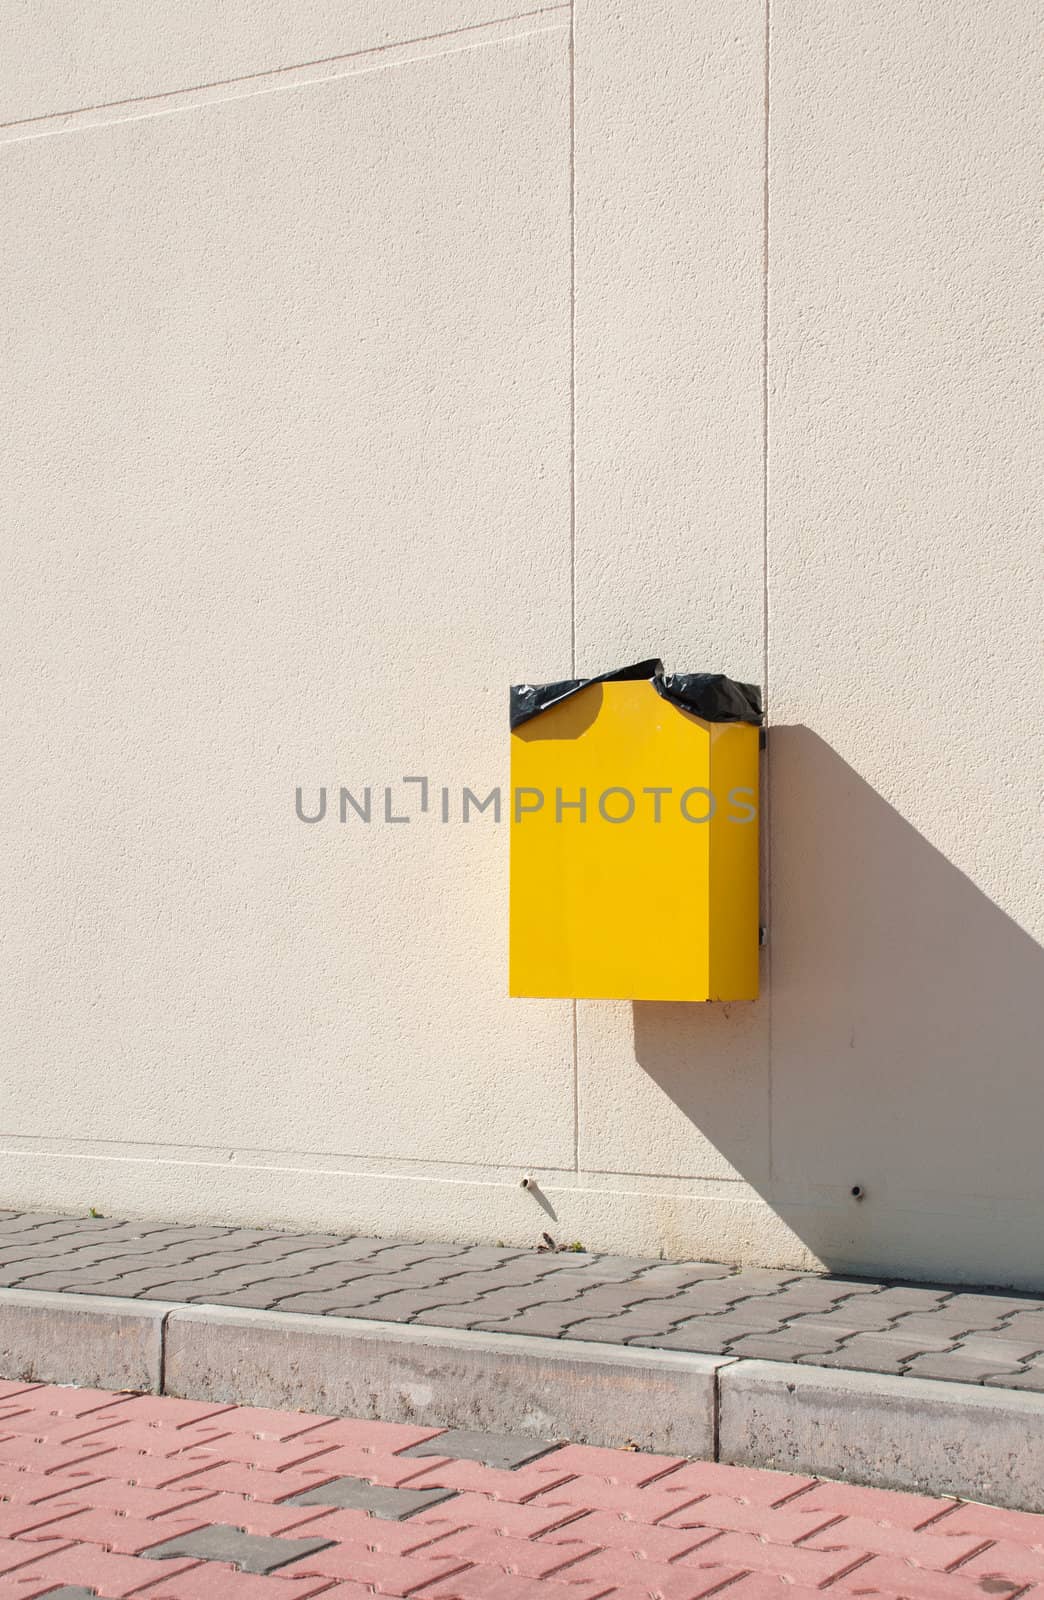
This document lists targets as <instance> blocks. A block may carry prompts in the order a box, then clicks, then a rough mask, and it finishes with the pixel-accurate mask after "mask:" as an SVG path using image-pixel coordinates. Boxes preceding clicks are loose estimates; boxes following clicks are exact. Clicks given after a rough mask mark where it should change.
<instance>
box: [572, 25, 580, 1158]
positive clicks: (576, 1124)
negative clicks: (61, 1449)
mask: <svg viewBox="0 0 1044 1600" xmlns="http://www.w3.org/2000/svg"><path fill="white" fill-rule="evenodd" d="M569 660H570V670H571V674H572V676H573V677H574V678H575V677H576V4H575V0H574V3H573V4H572V5H571V6H570V7H569ZM572 1007H573V1039H572V1046H573V1170H574V1172H579V1171H580V1049H579V1027H578V1017H577V1002H576V1001H575V1000H574V1001H573V1002H572Z"/></svg>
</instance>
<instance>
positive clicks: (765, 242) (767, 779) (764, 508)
mask: <svg viewBox="0 0 1044 1600" xmlns="http://www.w3.org/2000/svg"><path fill="white" fill-rule="evenodd" d="M771 108H772V0H765V39H764V92H763V112H762V116H763V146H762V156H763V178H762V216H761V252H762V304H761V454H762V460H761V561H762V571H761V578H762V618H761V632H762V652H763V654H762V692H763V694H764V697H765V720H766V723H768V721H769V716H768V707H769V625H770V614H769V310H770V305H769V215H770V205H769V194H770V188H769V161H770V155H771V142H770V141H771ZM764 763H765V765H764V774H763V777H764V783H763V785H762V800H761V807H762V819H763V820H762V828H763V834H762V837H763V839H764V846H765V872H764V883H765V909H764V914H763V921H764V923H765V926H766V927H767V928H769V930H770V932H769V937H768V942H767V945H766V948H765V989H766V1003H767V1009H768V1016H767V1021H766V1032H767V1041H766V1048H767V1052H768V1063H767V1079H768V1084H767V1090H768V1092H767V1107H766V1109H767V1116H768V1129H767V1138H766V1144H767V1154H768V1172H769V1178H770V1179H771V1177H772V1173H773V1139H772V1134H773V1128H772V1098H773V1097H772V935H771V924H772V816H771V810H770V805H769V795H770V788H771V773H772V742H771V739H766V741H765V756H764Z"/></svg>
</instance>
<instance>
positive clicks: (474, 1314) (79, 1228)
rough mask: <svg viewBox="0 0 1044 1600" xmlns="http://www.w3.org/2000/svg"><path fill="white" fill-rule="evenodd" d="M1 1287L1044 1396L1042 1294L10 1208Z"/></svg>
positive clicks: (1, 1244) (2, 1236) (1, 1225)
mask: <svg viewBox="0 0 1044 1600" xmlns="http://www.w3.org/2000/svg"><path fill="white" fill-rule="evenodd" d="M0 1288H17V1289H38V1290H50V1291H58V1292H61V1293H65V1294H91V1295H115V1296H118V1297H120V1296H121V1297H126V1298H132V1299H137V1300H171V1301H178V1302H188V1303H192V1304H201V1305H223V1306H245V1307H256V1308H259V1309H264V1310H272V1311H293V1312H304V1313H308V1314H311V1315H315V1316H343V1317H364V1318H371V1319H373V1320H375V1321H380V1322H409V1323H414V1324H426V1325H429V1326H432V1327H440V1328H473V1329H480V1330H482V1331H484V1332H493V1333H496V1332H500V1333H515V1334H540V1335H543V1336H544V1337H551V1338H559V1339H589V1340H594V1341H597V1342H600V1343H604V1344H616V1345H631V1346H645V1347H649V1348H652V1349H659V1350H687V1351H695V1352H700V1353H702V1354H706V1355H728V1356H736V1357H741V1356H742V1357H756V1358H761V1359H766V1360H771V1361H796V1362H805V1363H809V1364H812V1365H815V1366H821V1367H822V1366H828V1367H845V1368H849V1369H853V1370H857V1371H863V1372H886V1373H898V1374H907V1373H909V1374H913V1375H915V1376H917V1377H923V1378H947V1379H951V1380H954V1381H957V1382H961V1383H973V1384H987V1385H995V1386H998V1387H1002V1388H1010V1389H1033V1390H1037V1391H1039V1392H1042V1393H1044V1299H1040V1298H1037V1297H1034V1296H1031V1295H1019V1294H987V1293H979V1292H973V1291H969V1290H967V1289H952V1288H946V1287H942V1286H940V1287H925V1286H921V1285H917V1284H907V1283H897V1282H870V1281H867V1280H864V1279H854V1278H837V1277H823V1276H820V1275H817V1274H815V1273H807V1272H806V1273H801V1272H774V1271H768V1270H766V1269H763V1268H752V1267H747V1268H736V1267H729V1266H721V1265H716V1264H714V1263H708V1262H700V1261H648V1260H631V1259H628V1258H625V1257H622V1256H608V1255H604V1256H600V1255H593V1254H587V1253H579V1252H578V1253H574V1252H571V1251H562V1252H545V1253H541V1252H538V1251H535V1250H521V1249H499V1248H496V1249H495V1248H491V1247H489V1246H486V1245H463V1244H457V1245H455V1244H424V1243H418V1242H415V1241H412V1240H399V1239H363V1238H342V1237H339V1236H337V1235H334V1234H308V1233H305V1234H292V1233H279V1232H276V1231H274V1230H266V1229H258V1228H220V1227H176V1226H172V1225H170V1224H168V1223H159V1222H122V1221H116V1220H113V1219H111V1218H108V1217H62V1216H51V1215H42V1214H39V1213H33V1214H27V1213H16V1212H0Z"/></svg>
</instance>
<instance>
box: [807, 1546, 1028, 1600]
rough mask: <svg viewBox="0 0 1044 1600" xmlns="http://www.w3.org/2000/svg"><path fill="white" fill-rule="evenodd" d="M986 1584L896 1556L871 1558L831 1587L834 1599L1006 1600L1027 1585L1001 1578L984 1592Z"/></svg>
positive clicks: (982, 1581)
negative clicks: (874, 1596) (868, 1597)
mask: <svg viewBox="0 0 1044 1600" xmlns="http://www.w3.org/2000/svg"><path fill="white" fill-rule="evenodd" d="M984 1581H987V1580H980V1579H977V1578H974V1577H971V1578H969V1577H966V1576H965V1575H964V1572H963V1571H960V1572H933V1571H931V1570H930V1569H929V1568H927V1567H915V1566H913V1564H912V1563H911V1562H909V1561H904V1560H902V1558H901V1557H897V1556H871V1558H870V1560H869V1561H867V1562H865V1563H864V1564H863V1565H862V1566H860V1567H856V1568H855V1570H854V1571H852V1572H849V1573H846V1574H845V1575H844V1576H843V1577H841V1578H840V1579H838V1581H837V1582H836V1583H833V1584H831V1586H830V1588H829V1589H828V1590H827V1593H828V1594H829V1595H830V1596H831V1597H834V1596H838V1597H840V1596H849V1595H866V1596H872V1595H880V1596H882V1600H884V1597H887V1600H988V1597H989V1596H991V1595H992V1596H994V1597H995V1600H1005V1597H1006V1596H1011V1595H1012V1594H1014V1593H1015V1592H1017V1590H1019V1589H1021V1588H1023V1587H1024V1584H1021V1583H1017V1582H1015V1581H1014V1580H1012V1579H1010V1578H1007V1577H1004V1576H1001V1577H1000V1578H996V1579H993V1580H992V1582H993V1583H994V1584H995V1585H996V1587H992V1588H985V1587H984Z"/></svg>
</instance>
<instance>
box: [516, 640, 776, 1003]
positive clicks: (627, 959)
mask: <svg viewBox="0 0 1044 1600" xmlns="http://www.w3.org/2000/svg"><path fill="white" fill-rule="evenodd" d="M761 720H762V719H761V697H760V693H759V691H758V690H757V689H756V688H755V687H754V686H753V685H752V684H743V683H736V682H735V681H733V680H732V679H729V678H725V677H723V676H722V675H720V674H709V673H690V674H685V675H680V674H673V675H668V674H665V673H664V671H663V667H662V665H661V663H660V662H659V661H642V662H639V663H638V664H637V665H635V666H632V667H625V668H622V669H621V670H620V671H617V672H610V673H606V674H604V675H603V676H602V677H600V678H590V679H575V680H570V681H567V682H563V683H554V684H542V685H532V684H521V685H518V686H516V687H515V688H513V689H512V691H511V980H510V991H511V993H512V994H513V995H519V996H559V997H574V998H578V999H619V1000H754V999H756V998H757V993H758V834H759V822H758V764H759V746H760V731H759V730H760V724H761Z"/></svg>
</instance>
